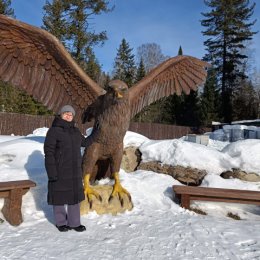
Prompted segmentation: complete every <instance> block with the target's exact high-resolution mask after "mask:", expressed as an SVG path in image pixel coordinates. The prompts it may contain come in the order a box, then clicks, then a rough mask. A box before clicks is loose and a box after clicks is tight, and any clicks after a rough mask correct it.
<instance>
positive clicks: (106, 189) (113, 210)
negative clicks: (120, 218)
mask: <svg viewBox="0 0 260 260" xmlns="http://www.w3.org/2000/svg"><path fill="white" fill-rule="evenodd" d="M92 188H93V189H94V190H95V191H97V192H98V194H100V196H101V197H102V202H100V201H99V200H98V199H97V198H95V197H93V203H92V208H91V209H90V205H89V203H88V200H87V199H85V200H84V201H82V202H81V204H80V214H81V215H84V214H88V213H89V212H91V211H96V212H97V214H99V215H101V214H112V215H116V214H118V213H123V212H125V211H126V210H132V208H133V204H132V202H131V201H129V199H128V197H127V196H126V195H123V199H124V205H123V206H121V203H120V201H119V199H118V197H115V198H113V199H112V200H111V201H110V202H108V199H109V196H110V195H111V193H112V190H113V186H111V185H96V186H92Z"/></svg>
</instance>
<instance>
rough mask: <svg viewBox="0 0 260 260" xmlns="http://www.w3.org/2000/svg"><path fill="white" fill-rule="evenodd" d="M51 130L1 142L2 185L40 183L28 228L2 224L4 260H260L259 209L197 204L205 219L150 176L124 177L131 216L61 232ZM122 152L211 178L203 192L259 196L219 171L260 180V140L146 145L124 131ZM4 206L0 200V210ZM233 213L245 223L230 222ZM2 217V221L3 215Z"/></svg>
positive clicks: (27, 207) (29, 198) (166, 179)
mask: <svg viewBox="0 0 260 260" xmlns="http://www.w3.org/2000/svg"><path fill="white" fill-rule="evenodd" d="M47 130H48V129H47V128H41V129H36V130H35V131H34V133H33V134H31V135H29V136H0V181H9V180H19V179H31V180H33V181H35V182H36V183H37V187H35V188H32V189H31V190H30V191H29V192H28V193H27V194H26V195H25V196H24V198H23V208H22V212H23V218H24V222H23V223H22V224H21V225H20V226H18V227H13V226H11V225H9V224H8V222H7V221H5V222H3V223H2V224H0V231H1V232H0V254H1V257H0V258H1V259H68V260H72V259H102V260H103V259H156V260H161V259H174V260H177V259H185V260H186V259H200V260H201V259H216V260H219V259H232V260H233V259H248V260H251V259H260V207H259V206H253V205H240V204H225V203H209V202H208V203H207V202H196V203H194V205H193V206H194V207H196V208H199V209H201V210H203V211H204V212H206V213H207V215H198V214H196V213H194V212H192V211H188V210H184V209H183V208H181V207H180V206H179V205H178V204H176V203H175V202H173V200H172V198H173V196H174V194H173V192H172V185H174V184H180V183H179V182H178V181H176V180H174V179H173V178H172V177H170V176H168V175H163V174H157V173H154V172H148V171H140V170H139V171H136V172H133V173H125V172H124V171H123V170H121V171H120V178H121V182H122V185H123V186H124V187H125V188H127V189H128V191H129V192H130V193H131V195H132V199H133V204H134V208H133V210H132V211H128V212H125V213H123V214H119V215H117V216H112V215H109V214H107V215H97V214H96V213H95V212H92V213H90V214H88V215H83V216H82V224H84V225H86V228H87V231H86V232H82V233H77V232H75V231H69V232H65V233H61V232H59V231H58V230H57V229H56V228H55V226H54V225H53V219H52V208H51V207H50V206H49V205H47V203H46V194H47V188H46V184H47V176H46V172H45V168H44V154H43V143H44V140H45V134H46V131H47ZM124 143H125V146H128V145H136V146H139V147H140V150H141V152H142V160H143V161H152V160H157V161H158V160H160V161H162V162H163V163H167V164H172V165H182V166H191V167H196V168H199V169H204V170H206V171H207V172H208V175H207V176H206V177H205V179H204V181H203V183H202V186H208V187H222V188H232V189H248V190H257V191H260V182H257V183H256V182H255V183H253V182H251V183H249V182H244V181H241V180H238V179H228V180H227V179H222V178H221V177H220V176H219V175H220V173H221V172H223V171H225V170H228V169H231V168H241V169H242V170H245V171H247V172H250V171H253V172H256V173H257V174H259V175H260V160H259V158H260V140H257V139H248V140H242V141H237V142H234V143H229V142H220V141H214V140H210V142H209V144H208V146H204V145H200V144H196V143H190V142H187V141H184V139H183V138H180V139H174V140H161V141H155V140H149V139H147V138H146V137H144V136H141V135H138V134H136V133H133V132H127V135H126V137H125V139H124ZM2 206H3V199H0V207H2ZM228 212H231V213H233V214H236V215H238V216H240V218H241V219H242V220H234V219H231V218H229V217H227V213H228ZM0 217H1V218H2V219H3V218H4V217H3V216H2V214H1V213H0Z"/></svg>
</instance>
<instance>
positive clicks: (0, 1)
mask: <svg viewBox="0 0 260 260" xmlns="http://www.w3.org/2000/svg"><path fill="white" fill-rule="evenodd" d="M0 14H4V15H8V16H11V17H15V15H14V9H13V8H11V0H0Z"/></svg>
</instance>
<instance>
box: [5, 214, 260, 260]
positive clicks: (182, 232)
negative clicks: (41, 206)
mask: <svg viewBox="0 0 260 260" xmlns="http://www.w3.org/2000/svg"><path fill="white" fill-rule="evenodd" d="M35 216H37V214H36V215H35ZM35 216H34V218H35ZM38 217H39V219H38V220H37V219H35V221H33V222H32V221H31V222H30V223H26V222H25V223H23V224H22V225H21V226H19V227H16V228H15V227H9V228H8V229H5V232H1V235H0V239H1V240H0V241H4V243H1V259H94V258H95V259H118V260H119V259H154V260H155V259H156V260H159V259H232V260H233V259H248V260H251V259H260V232H259V230H260V222H259V221H255V222H254V221H250V225H249V223H248V222H247V221H235V220H232V219H230V220H229V219H223V218H222V219H221V218H215V217H210V216H200V215H190V214H187V213H185V212H184V213H179V214H176V213H173V212H172V211H171V210H170V211H169V212H167V213H166V212H165V211H160V210H157V211H153V210H151V211H150V212H149V210H148V212H147V211H146V212H140V211H138V210H136V211H133V212H131V213H127V214H126V215H124V214H123V215H120V216H115V217H111V216H108V215H104V216H96V215H94V214H93V215H90V216H84V217H83V218H82V220H83V221H82V222H83V224H85V225H86V227H87V232H84V233H76V232H74V231H71V232H67V233H59V232H57V231H56V228H55V227H54V226H53V225H52V224H51V223H49V222H48V221H47V220H46V219H43V218H41V216H40V212H38ZM162 222H163V223H165V224H162ZM2 225H3V224H2ZM5 225H7V224H5ZM165 234H168V236H165ZM237 234H239V236H238V235H237ZM241 234H243V236H241ZM252 237H254V239H252ZM43 241H44V242H43ZM28 249H29V250H28ZM88 256H91V258H88ZM93 257H94V258H93Z"/></svg>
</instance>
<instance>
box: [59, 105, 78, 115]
mask: <svg viewBox="0 0 260 260" xmlns="http://www.w3.org/2000/svg"><path fill="white" fill-rule="evenodd" d="M65 112H71V113H72V115H73V116H75V114H76V112H75V110H74V108H73V107H72V106H70V105H66V106H63V107H62V108H61V109H60V112H59V115H61V114H63V113H65Z"/></svg>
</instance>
